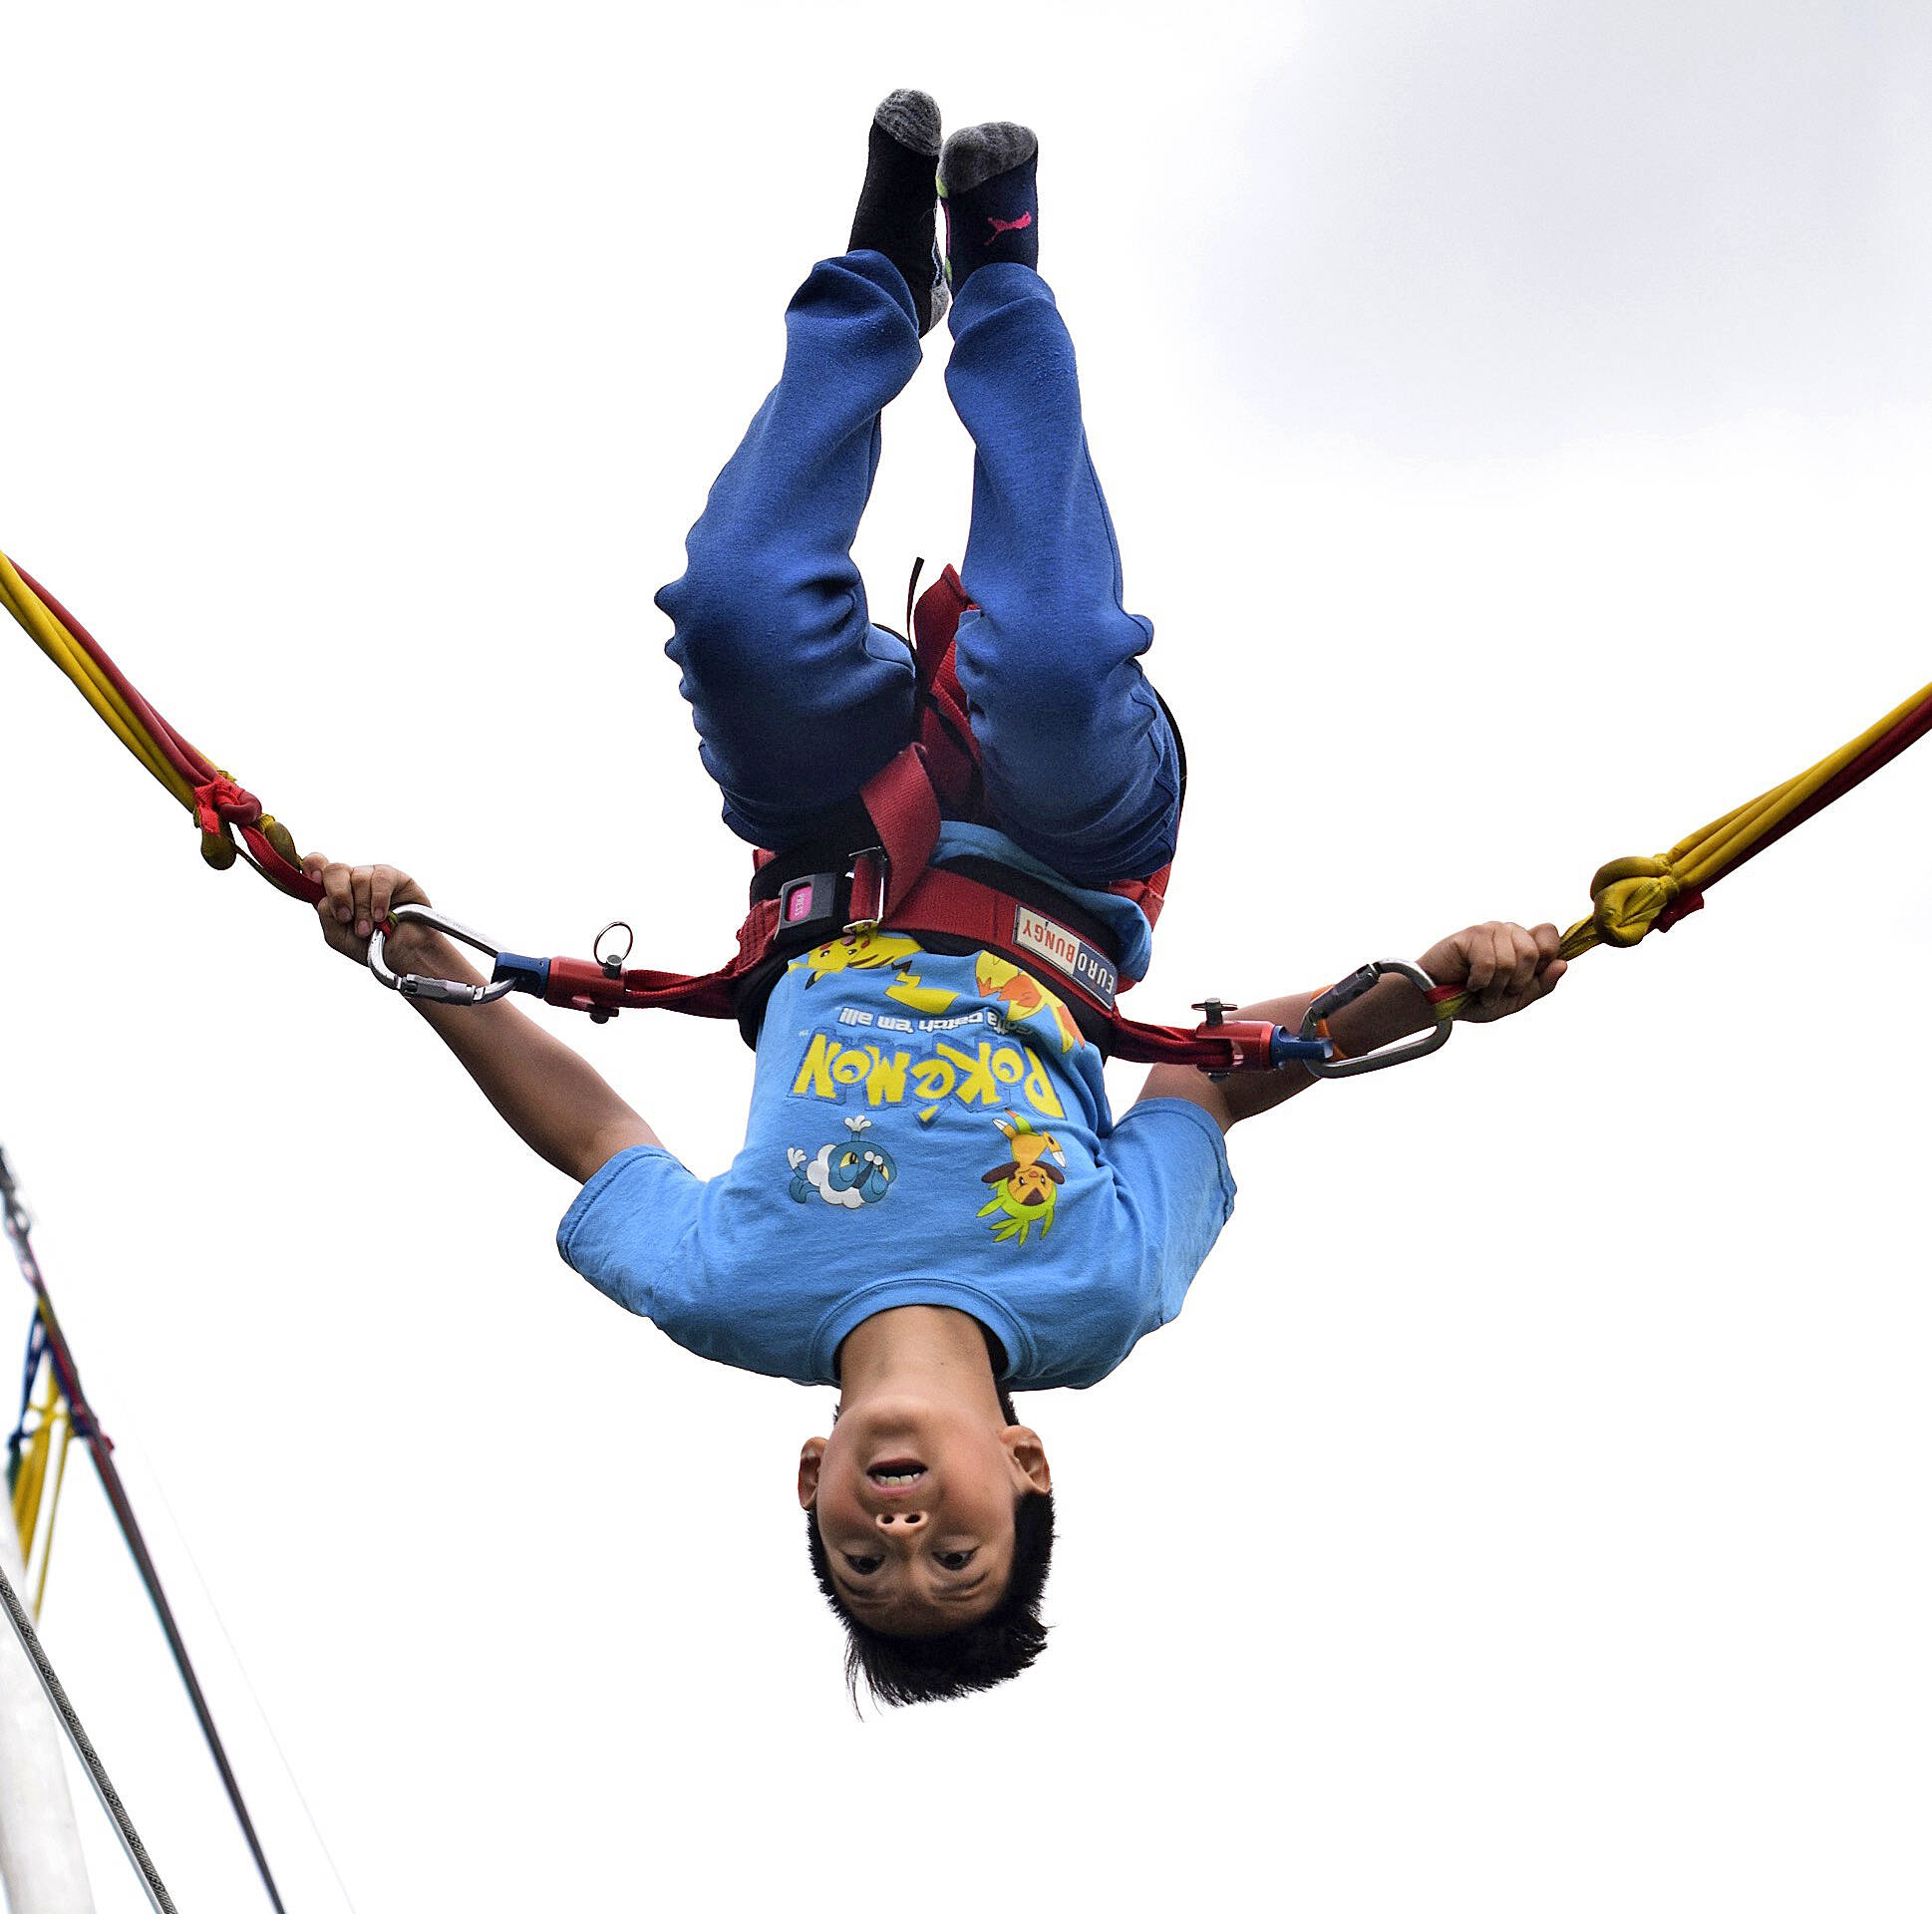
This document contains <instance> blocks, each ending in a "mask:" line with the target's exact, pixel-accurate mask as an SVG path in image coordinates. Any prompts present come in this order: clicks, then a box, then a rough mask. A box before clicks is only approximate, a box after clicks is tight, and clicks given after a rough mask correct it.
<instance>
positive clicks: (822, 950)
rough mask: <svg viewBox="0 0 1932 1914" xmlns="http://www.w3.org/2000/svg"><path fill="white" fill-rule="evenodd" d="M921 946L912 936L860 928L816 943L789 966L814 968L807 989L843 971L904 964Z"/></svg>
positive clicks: (795, 968) (806, 981)
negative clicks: (823, 978) (824, 941)
mask: <svg viewBox="0 0 1932 1914" xmlns="http://www.w3.org/2000/svg"><path fill="white" fill-rule="evenodd" d="M918 951H919V946H918V945H917V944H916V943H914V942H913V941H912V939H911V938H910V937H899V936H895V935H894V934H893V933H891V932H890V931H886V932H883V933H881V932H878V931H871V930H859V931H854V932H853V933H852V934H851V936H849V937H839V938H835V939H834V940H833V941H832V942H831V943H828V944H818V945H815V946H814V947H813V948H812V949H810V950H808V951H806V952H805V955H804V956H803V957H795V958H794V959H793V960H792V962H791V963H790V964H789V965H788V966H787V968H788V969H790V970H800V969H804V970H808V971H810V972H811V975H810V976H809V977H807V978H806V979H805V989H807V990H809V989H810V988H811V986H812V985H813V984H815V983H816V982H817V981H818V980H819V978H821V977H830V976H832V975H834V974H835V973H836V972H838V971H841V970H882V969H884V968H885V966H886V965H887V964H902V963H904V961H905V960H906V959H907V958H908V957H913V956H917V955H918Z"/></svg>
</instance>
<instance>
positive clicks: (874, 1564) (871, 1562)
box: [845, 1555, 880, 1575]
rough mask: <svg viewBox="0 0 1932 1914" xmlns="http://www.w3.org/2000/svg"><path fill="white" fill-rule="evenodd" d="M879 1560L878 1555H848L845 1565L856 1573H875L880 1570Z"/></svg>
mask: <svg viewBox="0 0 1932 1914" xmlns="http://www.w3.org/2000/svg"><path fill="white" fill-rule="evenodd" d="M879 1560H880V1558H879V1557H878V1556H876V1555H847V1556H846V1557H845V1566H846V1567H847V1568H849V1569H850V1570H851V1571H852V1573H853V1574H854V1575H875V1574H877V1572H878V1566H879Z"/></svg>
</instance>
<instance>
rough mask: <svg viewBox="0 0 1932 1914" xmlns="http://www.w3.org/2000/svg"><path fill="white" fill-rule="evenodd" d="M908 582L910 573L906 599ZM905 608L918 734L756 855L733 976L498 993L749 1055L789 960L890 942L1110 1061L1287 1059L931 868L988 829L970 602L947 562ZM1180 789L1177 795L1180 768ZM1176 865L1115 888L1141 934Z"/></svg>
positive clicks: (1049, 915)
mask: <svg viewBox="0 0 1932 1914" xmlns="http://www.w3.org/2000/svg"><path fill="white" fill-rule="evenodd" d="M917 581H918V572H917V570H916V569H915V570H914V573H913V586H914V589H916V586H917ZM907 601H908V604H907V609H908V623H909V624H910V626H911V628H912V652H913V658H914V661H915V665H916V669H917V674H918V685H919V718H918V725H917V736H916V737H915V738H914V740H913V742H911V743H910V744H908V745H907V746H906V748H905V749H904V750H903V751H902V752H900V753H899V755H898V756H897V757H896V758H894V759H893V760H892V761H891V762H890V763H889V764H888V765H886V766H885V768H884V769H883V770H882V771H880V772H878V773H877V775H876V776H874V777H873V778H871V779H870V780H869V781H868V782H867V783H866V785H865V786H864V788H863V789H862V790H861V791H860V792H859V794H858V797H857V798H856V799H855V800H853V801H852V802H851V803H850V804H848V805H845V806H841V807H840V808H839V810H838V811H836V812H834V813H832V814H830V815H829V816H828V817H827V818H826V819H825V821H824V824H823V827H822V828H820V829H816V830H814V831H813V832H812V833H811V835H810V837H809V839H808V841H806V842H805V844H804V845H802V846H800V847H798V848H795V849H791V850H788V851H785V852H782V853H773V852H771V851H764V850H761V851H758V852H756V853H755V871H754V875H753V878H752V894H751V908H750V910H749V911H748V913H747V915H746V917H745V921H744V922H743V923H742V924H741V925H740V926H739V930H738V950H737V953H736V955H734V957H733V958H732V960H731V961H730V962H729V963H728V964H725V965H723V966H721V967H720V968H719V969H717V970H714V971H709V972H707V973H705V974H704V975H702V976H684V975H680V974H678V973H676V972H671V971H654V970H626V969H624V968H623V967H622V960H621V958H599V959H585V958H573V957H552V958H547V959H531V958H523V957H518V956H515V955H513V954H512V953H509V952H504V951H498V952H495V953H493V954H494V955H495V958H496V967H495V979H494V981H496V982H500V983H502V985H503V987H504V988H505V989H506V990H507V989H517V990H524V991H529V992H531V993H532V994H535V995H540V996H541V997H543V998H544V999H545V1001H546V1002H549V1003H552V1004H560V1005H565V1006H567V1007H569V1008H571V1009H574V1010H586V1011H589V1012H590V1014H591V1015H592V1016H593V1017H600V1018H601V1017H607V1016H611V1015H613V1014H615V1013H616V1012H617V1011H620V1010H631V1009H639V1010H642V1009H658V1010H677V1011H683V1012H686V1013H688V1014H690V1015H694V1016H700V1017H733V1018H736V1019H737V1020H738V1022H739V1025H740V1027H741V1029H742V1030H743V1031H744V1033H745V1038H746V1041H747V1042H748V1043H753V1044H755V1043H756V1042H757V1036H758V1028H759V1023H760V1020H761V1019H762V1017H763V1015H764V1009H765V1003H766V1000H767V998H768V997H769V996H770V995H771V991H772V987H773V985H774V984H775V983H776V982H777V980H778V978H779V976H780V974H781V973H782V972H783V970H784V969H785V966H786V965H787V964H788V963H789V962H791V961H792V959H794V958H795V957H797V956H798V955H799V954H800V953H801V952H804V951H807V950H811V949H815V948H817V947H818V946H820V945H823V944H829V943H832V942H835V941H836V940H837V939H838V938H840V937H845V936H857V935H861V934H867V933H878V932H897V933H899V934H902V935H904V936H908V937H913V938H916V939H917V940H918V942H919V943H920V944H921V945H922V946H923V947H925V948H927V949H932V950H940V951H980V950H988V951H992V952H993V953H994V954H995V955H997V956H1000V957H1003V958H1005V959H1006V960H1007V962H1009V963H1011V964H1012V965H1014V966H1015V967H1016V968H1017V969H1019V970H1022V971H1024V972H1026V973H1027V974H1028V975H1029V976H1031V977H1032V978H1034V979H1035V980H1036V981H1037V982H1038V983H1040V984H1042V985H1043V986H1044V987H1045V988H1047V989H1048V990H1050V991H1052V992H1053V993H1054V995H1055V996H1057V997H1059V998H1060V999H1061V1000H1062V1001H1063V1002H1064V1003H1065V1004H1066V1005H1067V1007H1068V1009H1069V1011H1070V1012H1071V1013H1072V1015H1073V1017H1074V1019H1075V1021H1076V1023H1077V1024H1078V1025H1079V1026H1080V1028H1081V1030H1082V1032H1083V1034H1084V1035H1085V1036H1086V1037H1087V1038H1088V1040H1089V1041H1090V1042H1091V1043H1094V1044H1096V1045H1097V1046H1098V1047H1099V1048H1100V1049H1101V1050H1102V1051H1103V1052H1104V1053H1105V1054H1107V1055H1110V1056H1115V1057H1121V1058H1125V1059H1126V1060H1127V1061H1128V1062H1134V1063H1171V1064H1191V1065H1195V1066H1197V1067H1198V1068H1201V1069H1204V1070H1214V1071H1227V1070H1240V1069H1256V1068H1260V1069H1266V1068H1270V1067H1271V1065H1272V1063H1273V1062H1275V1061H1278V1058H1279V1052H1280V1046H1281V1037H1280V1035H1279V1034H1278V1033H1277V1031H1276V1027H1275V1026H1274V1025H1272V1024H1266V1023H1236V1022H1231V1021H1227V1020H1226V1019H1225V1018H1224V1016H1223V1014H1222V1013H1223V1011H1224V1009H1225V1007H1224V1006H1223V1005H1221V1004H1220V1003H1218V1002H1217V1001H1214V1000H1210V1001H1209V1002H1208V1003H1206V1004H1204V1005H1201V1006H1198V1008H1201V1009H1204V1010H1205V1011H1206V1012H1207V1021H1206V1022H1205V1023H1203V1024H1202V1025H1201V1026H1200V1027H1198V1028H1197V1029H1193V1030H1187V1029H1180V1028H1175V1027H1171V1026H1167V1025H1160V1024H1142V1023H1137V1022H1135V1021H1134V1020H1133V1019H1131V1018H1128V1017H1124V1016H1123V1015H1122V1014H1121V1012H1120V1010H1119V1008H1118V1007H1117V1005H1116V1001H1115V1000H1116V998H1117V997H1118V996H1119V995H1120V994H1121V992H1122V991H1123V990H1125V989H1126V988H1127V986H1128V985H1129V984H1130V983H1131V981H1132V980H1131V979H1130V978H1123V977H1122V975H1121V970H1120V951H1119V948H1118V945H1117V944H1116V942H1115V939H1114V936H1113V934H1112V932H1111V931H1110V930H1109V928H1108V927H1107V926H1106V925H1104V924H1103V923H1101V922H1100V921H1099V920H1098V919H1096V918H1094V917H1093V916H1091V915H1090V914H1089V913H1088V912H1086V911H1085V910H1083V909H1081V907H1080V906H1079V905H1078V904H1077V903H1076V902H1075V901H1074V900H1073V899H1071V898H1069V897H1068V896H1067V895H1066V894H1065V893H1064V892H1063V891H1062V890H1060V889H1059V888H1058V887H1057V886H1055V885H1052V884H1048V883H1045V882H1041V881H1039V880H1037V879H1035V878H1034V877H1032V876H1031V875H1030V874H1029V873H1027V872H1024V871H1020V870H1017V869H1014V868H1012V867H1011V866H1008V865H1006V864H1002V863H998V862H995V861H993V860H991V859H982V858H966V859H959V860H954V861H951V862H949V863H947V864H946V865H945V866H944V867H943V868H942V867H938V866H935V865H933V864H932V863H931V862H930V861H929V860H930V858H931V856H932V853H933V850H934V848H935V847H936V845H937V843H938V839H939V826H940V819H941V816H942V815H950V816H952V817H954V818H957V819H960V820H962V821H967V822H988V823H990V822H991V821H992V818H991V816H990V814H989V813H988V812H987V810H986V807H985V799H984V794H983V790H982V785H981V777H980V767H979V758H978V754H977V752H976V751H975V749H974V744H973V735H972V728H971V726H970V724H969V723H968V721H967V715H966V699H965V694H964V693H963V692H962V691H961V689H960V685H959V676H958V671H957V668H956V664H955V658H954V646H953V638H954V634H955V633H956V631H957V630H958V626H959V620H960V616H961V614H962V613H963V612H965V610H966V609H967V607H968V606H969V605H970V603H971V600H970V599H969V598H968V597H967V596H966V592H965V588H964V587H963V586H962V585H961V583H960V580H959V574H958V573H957V572H956V571H955V570H954V569H953V568H952V567H951V566H950V565H948V566H947V567H946V569H945V571H944V572H943V573H942V574H941V575H940V577H939V579H938V580H937V581H936V582H935V583H934V584H933V585H932V586H931V587H930V588H929V589H928V590H927V591H926V593H925V594H924V596H923V597H920V598H919V599H918V601H917V603H916V605H914V604H913V603H912V592H911V591H908V593H907ZM1176 738H1178V733H1177V732H1176ZM1182 777H1183V790H1184V783H1185V768H1184V761H1183V772H1182ZM1170 868H1171V866H1166V867H1163V868H1162V869H1160V870H1157V871H1155V872H1153V873H1152V875H1150V876H1147V877H1143V878H1138V879H1134V880H1132V881H1129V882H1124V883H1117V884H1112V885H1110V886H1109V889H1111V890H1112V891H1114V892H1115V893H1116V894H1117V895H1120V896H1123V897H1126V898H1127V899H1128V900H1130V901H1131V902H1132V903H1134V904H1136V905H1137V906H1138V907H1139V908H1140V910H1141V911H1142V912H1143V913H1144V914H1145V916H1146V918H1147V921H1148V923H1149V924H1151V923H1152V922H1153V921H1154V920H1155V919H1156V918H1157V917H1158V916H1159V914H1160V907H1161V904H1162V902H1163V901H1164V899H1165V895H1166V886H1167V875H1168V870H1169V869H1170ZM600 942H601V940H600ZM480 947H482V946H481V945H480ZM406 987H407V986H406ZM1271 1043H1272V1044H1273V1045H1274V1046H1275V1052H1276V1055H1275V1056H1274V1057H1273V1058H1271V1056H1270V1045H1271Z"/></svg>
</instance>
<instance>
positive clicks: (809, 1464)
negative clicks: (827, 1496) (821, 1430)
mask: <svg viewBox="0 0 1932 1914" xmlns="http://www.w3.org/2000/svg"><path fill="white" fill-rule="evenodd" d="M824 1453H825V1438H824V1437H823V1436H822V1435H807V1436H806V1437H805V1447H803V1448H802V1449H800V1450H799V1506H800V1507H801V1508H809V1507H810V1506H811V1504H812V1503H813V1502H814V1501H816V1500H817V1498H818V1464H819V1462H820V1461H821V1460H823V1458H824Z"/></svg>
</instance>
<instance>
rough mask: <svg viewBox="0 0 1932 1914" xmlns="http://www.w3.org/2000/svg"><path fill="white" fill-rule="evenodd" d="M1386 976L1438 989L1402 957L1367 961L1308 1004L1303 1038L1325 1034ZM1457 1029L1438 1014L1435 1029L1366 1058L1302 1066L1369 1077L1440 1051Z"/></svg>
mask: <svg viewBox="0 0 1932 1914" xmlns="http://www.w3.org/2000/svg"><path fill="white" fill-rule="evenodd" d="M1385 977H1407V978H1408V979H1409V981H1410V982H1411V983H1412V984H1414V985H1415V986H1416V988H1417V989H1418V990H1420V991H1422V992H1423V993H1424V994H1425V995H1427V994H1428V993H1429V992H1430V991H1432V990H1434V989H1435V988H1436V980H1435V979H1434V978H1433V977H1431V976H1430V974H1429V972H1428V971H1426V970H1424V969H1423V967H1422V966H1421V965H1420V964H1410V963H1405V962H1404V961H1403V960H1402V959H1401V958H1400V957H1391V958H1388V959H1385V960H1384V961H1383V962H1381V963H1375V964H1364V965H1363V966H1362V968H1361V969H1360V970H1357V971H1352V972H1351V973H1350V974H1349V975H1348V976H1346V977H1344V978H1343V979H1342V981H1341V982H1340V983H1339V984H1331V985H1330V986H1329V988H1328V989H1327V990H1325V991H1323V992H1322V994H1321V995H1320V996H1319V997H1317V998H1316V999H1315V1001H1314V1002H1313V1003H1312V1004H1310V1005H1309V1006H1308V1014H1307V1016H1305V1017H1304V1018H1303V1019H1302V1020H1301V1034H1302V1036H1303V1038H1304V1039H1306V1038H1310V1037H1316V1036H1321V1035H1324V1034H1325V1032H1324V1031H1323V1025H1324V1024H1326V1023H1327V1021H1328V1019H1329V1018H1330V1017H1332V1016H1333V1015H1334V1014H1335V1013H1336V1012H1337V1011H1338V1010H1340V1009H1341V1008H1342V1007H1343V1006H1344V1005H1345V1004H1352V1003H1354V1002H1355V1000H1356V999H1357V998H1358V997H1366V996H1367V995H1368V994H1369V992H1370V991H1372V990H1373V989H1374V988H1375V987H1376V985H1377V984H1379V983H1380V982H1381V981H1382V979H1383V978H1385ZM1454 1028H1455V1025H1454V1023H1453V1021H1452V1020H1451V1019H1449V1018H1447V1017H1439V1018H1438V1019H1437V1020H1436V1027H1435V1029H1433V1030H1427V1031H1423V1032H1421V1033H1419V1034H1418V1035H1417V1036H1414V1037H1406V1038H1404V1039H1403V1040H1402V1041H1401V1042H1399V1043H1394V1044H1387V1045H1384V1047H1383V1048H1382V1049H1381V1050H1372V1051H1370V1052H1369V1054H1368V1055H1367V1056H1366V1057H1330V1058H1326V1059H1323V1058H1306V1059H1304V1060H1303V1063H1302V1068H1303V1069H1304V1070H1306V1071H1308V1072H1309V1073H1310V1074H1311V1075H1312V1076H1316V1077H1362V1076H1366V1075H1367V1074H1368V1073H1369V1072H1370V1071H1372V1070H1387V1069H1388V1068H1389V1067H1390V1065H1392V1064H1406V1063H1408V1062H1410V1061H1411V1059H1413V1058H1416V1057H1427V1056H1428V1055H1429V1053H1430V1052H1431V1051H1432V1050H1441V1049H1442V1047H1443V1046H1444V1045H1445V1044H1446V1043H1448V1042H1449V1033H1450V1032H1451V1031H1452V1030H1453V1029H1454Z"/></svg>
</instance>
